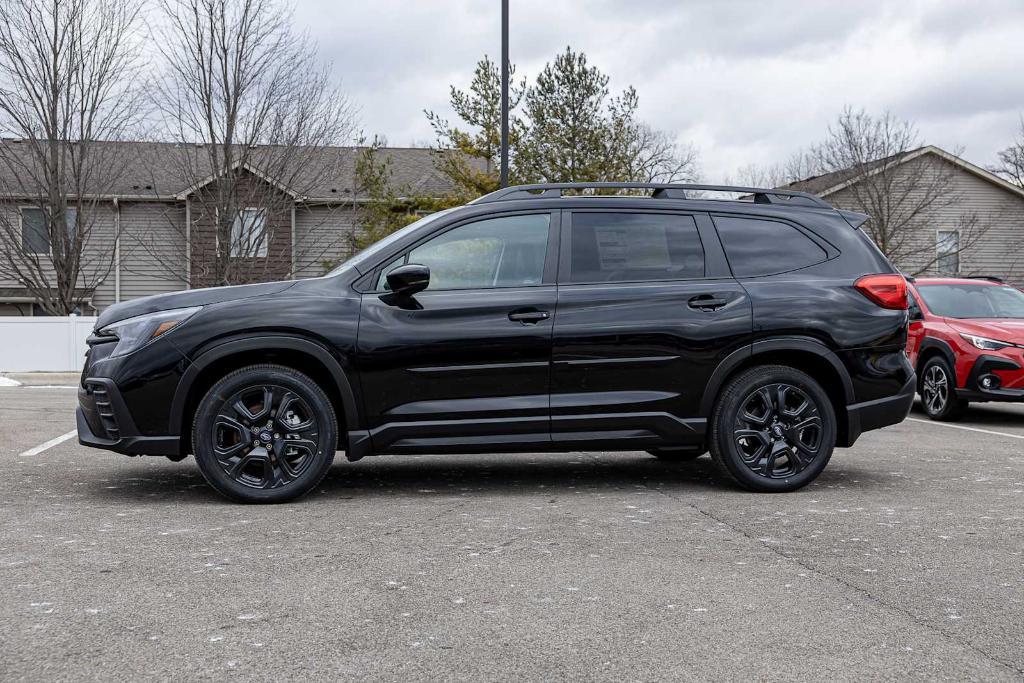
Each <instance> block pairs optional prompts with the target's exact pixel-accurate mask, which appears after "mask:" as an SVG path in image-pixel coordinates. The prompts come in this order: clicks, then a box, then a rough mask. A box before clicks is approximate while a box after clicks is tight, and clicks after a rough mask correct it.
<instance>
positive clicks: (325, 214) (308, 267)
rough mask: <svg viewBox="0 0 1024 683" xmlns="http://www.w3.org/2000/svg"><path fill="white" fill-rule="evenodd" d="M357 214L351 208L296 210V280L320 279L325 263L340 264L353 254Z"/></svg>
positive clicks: (327, 207) (303, 207)
mask: <svg viewBox="0 0 1024 683" xmlns="http://www.w3.org/2000/svg"><path fill="white" fill-rule="evenodd" d="M353 230H355V211H354V210H353V209H352V207H351V206H342V207H332V206H323V205H317V206H297V207H296V208H295V276H296V277H317V276H319V275H323V274H324V272H325V267H324V262H325V261H327V262H332V263H333V262H338V261H341V260H343V259H345V258H347V257H348V256H349V255H350V254H351V251H352V246H351V243H352V232H353Z"/></svg>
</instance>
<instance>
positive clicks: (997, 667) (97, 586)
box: [0, 387, 1024, 680]
mask: <svg viewBox="0 0 1024 683" xmlns="http://www.w3.org/2000/svg"><path fill="white" fill-rule="evenodd" d="M74 401H75V392H74V391H73V390H70V389H43V388H29V387H20V388H5V389H0V460H2V463H3V472H4V476H3V477H2V478H0V569H2V572H0V615H2V617H0V621H2V624H3V627H2V628H0V678H2V679H4V680H23V679H24V680H30V679H65V680H71V679H74V680H83V679H107V680H109V679H116V678H121V679H126V678H136V677H153V678H173V679H186V678H197V677H203V678H214V677H222V676H225V675H231V674H234V675H236V676H239V677H245V678H252V679H266V680H271V679H279V678H281V677H282V676H287V677H298V676H308V677H315V678H332V679H338V678H346V679H351V678H372V679H390V680H396V679H402V680H407V679H469V678H487V679H523V678H529V679H538V678H573V679H670V678H681V677H686V678H698V677H705V676H718V677H726V676H728V677H730V678H746V677H750V676H756V677H758V678H769V679H806V678H809V677H812V676H813V677H814V678H817V679H823V678H840V679H853V678H863V677H865V676H872V677H880V678H898V677H907V676H914V677H919V678H933V679H962V678H965V677H969V678H976V679H1006V680H1014V679H1018V680H1019V679H1020V678H1021V677H1022V676H1024V531H1022V522H1024V508H1022V505H1024V409H1021V408H1017V407H1010V406H982V407H977V408H974V409H972V410H971V412H970V413H969V415H968V417H967V418H966V419H965V420H964V421H963V422H960V423H958V426H956V427H953V426H943V425H939V424H935V423H930V422H928V421H926V420H923V419H922V418H923V416H922V415H920V414H919V413H917V412H915V413H914V414H913V415H912V416H911V417H912V418H913V419H912V420H911V421H907V422H904V423H903V424H901V425H899V426H896V427H894V428H890V429H887V430H884V431H881V432H875V433H870V434H867V435H865V436H864V437H863V438H862V439H861V441H860V442H859V443H858V444H857V446H856V447H855V448H853V449H849V450H839V451H837V453H836V455H835V457H834V458H833V460H832V463H831V464H830V466H829V467H828V469H827V470H826V471H825V473H824V474H823V475H822V476H821V477H820V479H819V480H818V481H817V482H816V483H815V484H813V485H812V486H810V487H808V488H806V489H804V490H802V491H800V492H798V493H794V494H784V495H755V494H749V493H743V492H739V491H736V490H734V489H732V488H730V487H729V486H727V485H726V484H725V483H724V482H723V481H722V480H721V479H719V478H718V477H717V476H716V474H715V473H714V471H713V469H712V466H711V463H710V461H709V460H708V459H707V458H701V459H700V460H698V461H697V462H696V463H689V464H685V463H684V464H675V465H673V464H667V463H662V462H659V461H658V460H655V459H654V458H652V457H650V456H648V455H646V454H644V453H614V454H612V453H586V454H584V453H574V454H564V455H497V456H442V457H387V458H379V459H367V460H364V461H361V462H358V463H348V462H346V461H345V460H344V458H339V460H338V461H336V464H335V466H334V468H333V469H332V471H331V473H330V474H329V475H328V477H327V479H326V480H325V481H324V483H323V484H322V485H321V487H320V488H319V490H318V491H316V492H315V493H314V494H313V495H310V496H308V497H307V498H305V499H303V500H301V501H299V502H297V503H294V504H290V505H286V506H276V507H252V506H240V505H234V504H230V503H227V502H225V501H223V500H221V499H220V498H219V497H218V496H217V495H216V494H215V493H214V492H213V491H212V490H211V489H209V488H208V487H207V486H206V485H205V483H204V482H203V480H202V478H201V477H200V475H199V473H198V471H197V470H196V468H195V465H194V463H193V462H192V460H191V459H188V460H185V461H183V462H180V463H171V462H169V461H167V460H165V459H162V458H126V457H124V456H119V455H115V454H112V453H107V452H101V451H95V450H90V449H86V448H83V447H81V446H79V445H77V442H76V441H75V440H74V439H69V440H67V441H64V442H62V443H59V444H58V445H55V446H52V447H50V448H48V449H46V450H42V451H41V452H38V453H36V454H26V452H28V453H32V452H33V451H34V450H37V449H36V447H38V446H39V445H40V444H42V443H43V442H46V441H48V440H50V439H52V438H54V437H59V436H60V435H62V434H65V433H66V432H68V431H69V430H71V429H72V428H73V427H74V419H73V406H74Z"/></svg>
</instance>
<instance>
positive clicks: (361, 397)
mask: <svg viewBox="0 0 1024 683" xmlns="http://www.w3.org/2000/svg"><path fill="white" fill-rule="evenodd" d="M605 188H609V189H612V188H613V189H614V190H615V193H609V194H601V191H602V190H604V189H605ZM622 190H626V192H627V193H626V194H622V192H621V191H622ZM709 191H729V192H733V193H737V194H738V195H739V196H738V198H737V199H734V200H712V199H709V198H708V195H707V192H709ZM866 218H867V217H866V216H864V215H862V214H856V213H851V212H846V211H840V210H836V209H834V208H833V207H831V206H830V205H828V204H827V203H825V202H824V201H822V200H821V199H819V198H817V197H814V196H813V195H808V194H804V193H799V192H786V191H781V190H758V189H751V188H731V187H730V188H723V187H717V186H698V185H637V184H624V185H623V184H615V185H608V184H603V183H598V184H576V183H564V184H550V185H536V186H520V187H512V188H507V189H503V190H499V191H498V192H495V193H492V194H490V195H487V196H485V197H481V198H480V199H478V200H476V201H474V202H473V203H471V204H469V205H467V206H463V207H459V208H457V209H450V210H447V211H442V212H439V213H435V214H432V215H429V216H427V217H426V218H423V219H422V220H420V221H418V222H417V223H414V224H413V225H410V226H409V227H407V228H405V229H403V230H401V231H399V232H396V233H394V234H393V235H391V236H389V237H387V238H386V239H384V240H381V241H380V242H378V243H376V244H374V245H373V246H371V247H370V248H368V249H366V250H364V251H363V252H361V253H359V254H357V255H356V256H354V257H353V258H351V259H349V260H348V261H347V262H346V263H344V264H342V265H341V266H340V267H338V268H337V269H336V270H334V271H333V272H331V273H330V274H328V275H327V276H325V277H320V278H314V279H309V280H301V281H294V282H274V283H268V284H256V285H246V286H239V287H223V288H216V289H203V290H193V291H184V292H180V293H172V294H164V295H160V296H155V297H149V298H145V299H138V300H135V301H131V302H128V303H122V304H119V305H116V306H112V307H110V308H108V309H107V310H106V311H104V313H103V314H102V315H101V316H100V318H99V321H98V323H97V326H96V331H95V334H93V335H92V336H91V337H90V338H89V347H90V348H89V353H88V356H87V360H86V364H85V370H84V372H83V374H82V383H81V389H80V391H79V403H80V407H79V409H78V433H79V440H80V442H81V443H83V444H85V445H87V446H95V447H97V448H106V449H110V450H114V451H118V452H121V453H126V454H129V455H140V454H148V455H163V456H166V457H168V458H171V459H172V460H179V459H181V458H184V457H185V456H186V455H187V454H188V453H194V454H195V456H196V461H197V463H198V464H199V468H200V470H201V471H202V473H203V475H204V476H205V477H206V480H207V481H208V482H209V483H210V484H211V485H212V486H213V487H214V488H215V489H217V490H218V491H219V492H221V493H222V494H224V495H226V496H228V497H230V498H233V499H235V500H240V501H260V502H274V501H284V500H289V499H292V498H295V497H296V496H299V495H301V494H303V493H305V492H307V491H309V490H310V489H312V488H313V487H314V486H316V485H317V484H318V483H319V482H320V480H321V479H322V478H323V476H324V475H325V474H326V472H327V470H328V468H329V467H330V465H331V462H332V460H333V459H334V454H335V451H336V450H343V451H345V454H346V457H347V458H348V459H349V460H359V459H360V458H362V457H364V456H367V455H378V454H384V453H452V452H462V453H466V452H473V453H476V452H482V453H494V452H509V451H577V450H597V449H601V450H647V451H649V452H650V453H652V454H653V455H655V456H657V457H659V458H663V459H666V460H689V459H692V458H696V457H698V456H700V455H701V454H703V453H704V452H706V451H707V450H710V451H711V456H712V457H713V458H714V461H715V462H716V463H717V464H718V465H719V467H720V469H721V470H722V472H723V473H724V474H725V475H727V476H728V477H729V478H731V479H732V480H734V481H735V482H736V483H738V484H739V485H741V486H743V487H745V488H748V489H752V490H755V491H791V490H794V489H797V488H799V487H801V486H804V485H805V484H807V483H808V482H810V481H812V480H813V479H814V478H815V477H817V476H818V474H819V473H820V472H821V471H822V470H823V469H824V467H825V465H826V464H827V463H828V461H829V458H830V457H831V455H832V450H833V448H834V447H835V446H851V445H853V443H854V442H855V441H856V440H857V437H859V436H860V434H861V433H862V432H864V431H867V430H869V429H877V428H879V427H884V426H886V425H890V424H894V423H897V422H900V421H902V420H903V419H904V417H905V416H906V415H907V413H908V411H909V410H910V406H911V402H912V401H913V396H914V387H915V378H914V371H913V368H912V367H911V365H910V363H909V362H908V361H907V357H906V355H905V353H904V347H905V346H906V337H907V331H906V330H907V311H906V308H907V294H906V283H905V282H904V279H903V277H902V276H901V275H899V273H898V272H897V271H896V269H895V268H893V266H892V265H891V264H890V263H889V262H888V261H887V260H886V259H885V258H884V257H883V256H882V254H881V253H880V252H879V251H878V250H877V249H876V248H875V247H874V245H873V244H872V243H871V242H870V240H869V239H868V237H867V236H866V235H865V234H864V233H863V231H862V230H860V229H859V226H861V225H862V224H863V222H864V221H865V220H866Z"/></svg>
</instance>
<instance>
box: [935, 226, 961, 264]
mask: <svg viewBox="0 0 1024 683" xmlns="http://www.w3.org/2000/svg"><path fill="white" fill-rule="evenodd" d="M935 252H936V255H937V256H938V259H937V260H936V262H935V267H936V269H937V270H938V271H939V272H940V273H959V272H960V231H959V230H939V231H938V232H937V233H936V236H935Z"/></svg>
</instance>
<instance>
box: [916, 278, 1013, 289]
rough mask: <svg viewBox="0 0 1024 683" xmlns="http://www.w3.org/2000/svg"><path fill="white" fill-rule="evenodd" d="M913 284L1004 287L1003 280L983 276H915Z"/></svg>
mask: <svg viewBox="0 0 1024 683" xmlns="http://www.w3.org/2000/svg"><path fill="white" fill-rule="evenodd" d="M911 284H913V285H986V286H992V287H1006V286H1008V285H1007V284H1006V283H1005V282H997V281H995V280H988V279H986V278H984V277H981V276H978V277H916V278H914V281H913V282H912V283H911Z"/></svg>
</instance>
